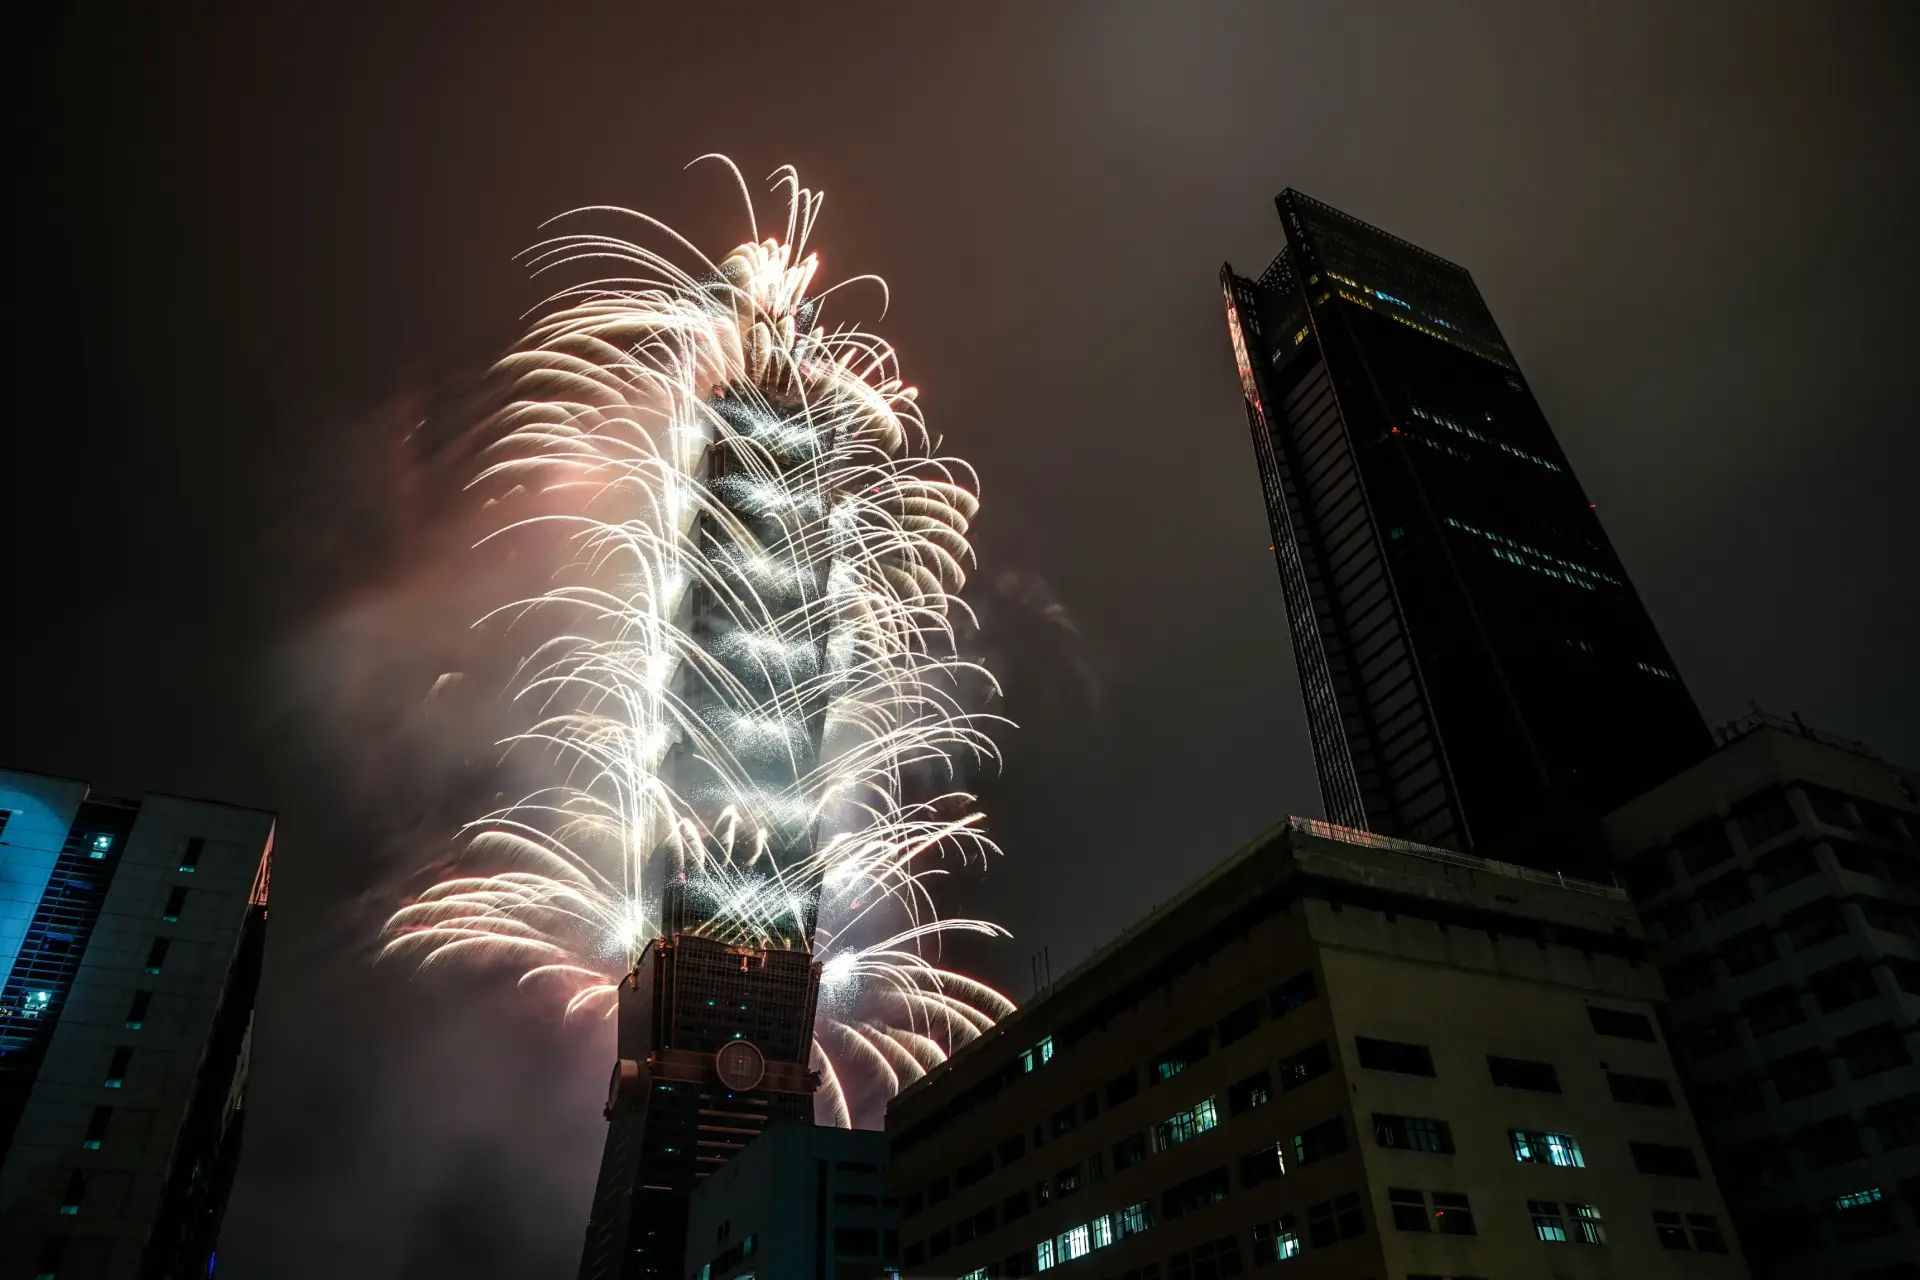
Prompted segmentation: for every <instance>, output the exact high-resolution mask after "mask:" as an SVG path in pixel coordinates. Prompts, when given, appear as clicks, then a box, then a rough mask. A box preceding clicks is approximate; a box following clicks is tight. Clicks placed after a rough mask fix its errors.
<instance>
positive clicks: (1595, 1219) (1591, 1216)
mask: <svg viewBox="0 0 1920 1280" xmlns="http://www.w3.org/2000/svg"><path fill="white" fill-rule="evenodd" d="M1567 1217H1568V1218H1570V1219H1572V1222H1573V1232H1574V1238H1575V1239H1576V1240H1578V1241H1579V1242H1580V1243H1581V1244H1605V1243H1606V1242H1607V1229H1606V1227H1604V1226H1603V1225H1601V1222H1600V1209H1599V1207H1598V1206H1596V1205H1590V1204H1570V1205H1568V1206H1567Z"/></svg>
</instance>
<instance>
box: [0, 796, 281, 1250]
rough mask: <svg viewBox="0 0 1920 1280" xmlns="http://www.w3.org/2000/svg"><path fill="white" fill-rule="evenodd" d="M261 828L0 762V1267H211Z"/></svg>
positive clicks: (263, 909)
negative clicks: (0, 1145)
mask: <svg viewBox="0 0 1920 1280" xmlns="http://www.w3.org/2000/svg"><path fill="white" fill-rule="evenodd" d="M273 830H274V817H273V815H272V814H270V813H263V812H261V811H259V810H255V809H243V808H236V807H234V806H231V805H224V804H215V803H213V802H210V801H205V800H187V799H181V798H178V797H174V796H161V795H149V796H146V797H145V798H143V799H141V800H116V799H108V798H104V797H96V796H93V795H91V794H90V793H89V789H88V787H87V784H85V783H83V782H74V781H70V780H68V779H64V778H50V777H43V776H39V775H35V774H27V773H13V772H5V771H0V966H4V968H0V983H4V985H0V1140H4V1143H5V1147H6V1155H5V1163H4V1164H0V1277H5V1280H13V1278H14V1277H16V1276H20V1277H33V1278H35V1280H52V1278H54V1277H57V1278H58V1280H109V1278H111V1280H118V1278H119V1277H134V1276H140V1277H152V1278H154V1280H162V1278H168V1277H178V1278H180V1280H186V1278H187V1277H193V1278H194V1280H198V1278H199V1277H203V1276H206V1275H207V1274H208V1273H209V1272H210V1270H211V1268H212V1265H213V1248H214V1242H215V1238H216V1236H217V1235H218V1232H219V1227H220V1218H221V1214H222V1212H223V1210H224V1208H225V1205H226V1198H227V1192H228V1190H229V1188H230V1187H231V1185H232V1179H233V1174H234V1169H235V1166H236V1164H237V1162H238V1159H239V1153H240V1136H241V1128H242V1121H243V1119H244V1115H245V1105H244V1104H245V1099H246V1083H247V1061H248V1046H249V1043H250V1040H251V1034H252V1026H253V1006H254V995H255V992H256V990H257V988H258V985H259V979H260V963H261V957H262V953H263V949H264V945H265V930H266V919H267V882H268V869H269V865H270V860H271V854H272V848H273Z"/></svg>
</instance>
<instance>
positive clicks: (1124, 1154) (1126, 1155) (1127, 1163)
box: [1113, 1133, 1147, 1173]
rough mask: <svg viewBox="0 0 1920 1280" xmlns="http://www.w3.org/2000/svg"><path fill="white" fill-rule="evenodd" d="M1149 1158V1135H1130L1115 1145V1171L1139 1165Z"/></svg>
mask: <svg viewBox="0 0 1920 1280" xmlns="http://www.w3.org/2000/svg"><path fill="white" fill-rule="evenodd" d="M1146 1158H1147V1135H1146V1134H1144V1133H1130V1134H1128V1135H1127V1136H1126V1137H1124V1138H1122V1139H1120V1141H1118V1142H1116V1143H1114V1144H1113V1170H1114V1172H1115V1173H1118V1172H1119V1171H1120V1170H1122V1169H1125V1168H1129V1167H1131V1166H1133V1165H1136V1164H1139V1163H1140V1162H1141V1161H1142V1160H1145V1159H1146Z"/></svg>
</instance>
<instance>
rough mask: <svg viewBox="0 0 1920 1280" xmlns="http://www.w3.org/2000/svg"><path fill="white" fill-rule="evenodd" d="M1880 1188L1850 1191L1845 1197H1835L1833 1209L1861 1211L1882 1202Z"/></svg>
mask: <svg viewBox="0 0 1920 1280" xmlns="http://www.w3.org/2000/svg"><path fill="white" fill-rule="evenodd" d="M1880 1198H1881V1197H1880V1188H1878V1187H1868V1188H1867V1189H1866V1190H1865V1191H1849V1192H1848V1193H1847V1194H1846V1195H1844V1196H1835V1197H1834V1200H1833V1207H1834V1208H1836V1209H1859V1208H1862V1207H1863V1206H1866V1205H1870V1204H1877V1203H1879V1201H1880Z"/></svg>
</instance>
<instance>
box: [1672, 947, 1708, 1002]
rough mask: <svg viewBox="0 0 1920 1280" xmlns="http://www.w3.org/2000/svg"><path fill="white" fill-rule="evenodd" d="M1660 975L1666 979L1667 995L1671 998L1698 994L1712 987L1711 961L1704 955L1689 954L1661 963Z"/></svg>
mask: <svg viewBox="0 0 1920 1280" xmlns="http://www.w3.org/2000/svg"><path fill="white" fill-rule="evenodd" d="M1660 976H1661V977H1662V978H1664V979H1665V980H1666V983H1667V995H1668V996H1669V997H1671V998H1672V999H1675V1000H1678V999H1681V998H1682V997H1684V996H1691V995H1698V994H1699V993H1700V992H1702V991H1711V990H1712V989H1713V961H1711V960H1709V959H1708V958H1707V957H1706V956H1690V957H1688V958H1687V959H1685V960H1676V961H1674V962H1673V963H1672V964H1663V965H1661V966H1660Z"/></svg>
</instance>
